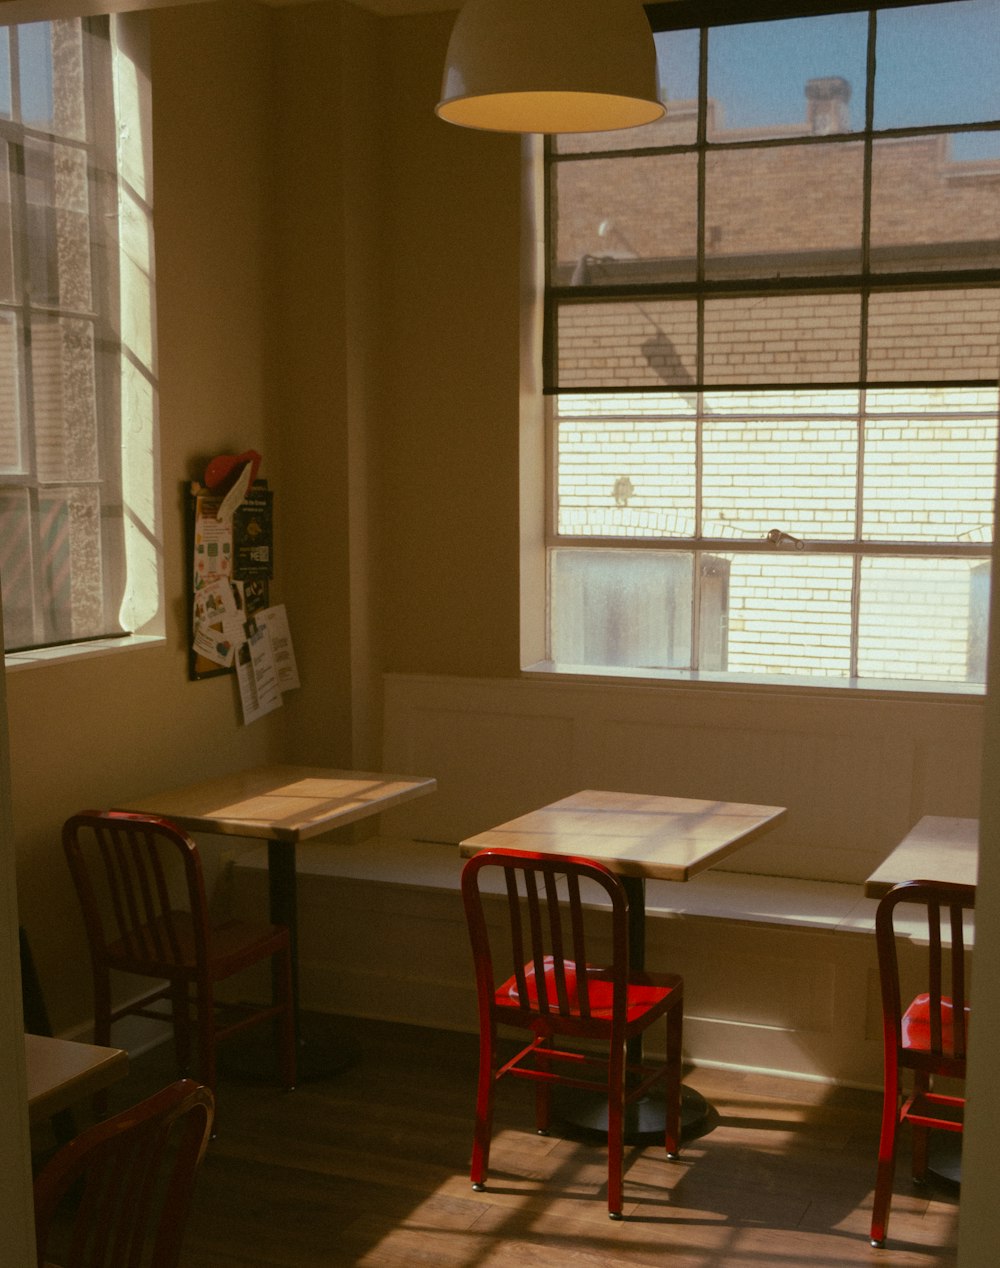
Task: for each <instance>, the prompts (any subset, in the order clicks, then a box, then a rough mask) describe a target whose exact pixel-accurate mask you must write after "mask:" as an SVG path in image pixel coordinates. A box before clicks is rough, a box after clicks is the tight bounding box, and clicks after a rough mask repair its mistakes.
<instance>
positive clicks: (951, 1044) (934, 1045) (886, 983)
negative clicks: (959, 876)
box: [875, 880, 976, 1076]
mask: <svg viewBox="0 0 1000 1268" xmlns="http://www.w3.org/2000/svg"><path fill="white" fill-rule="evenodd" d="M975 905H976V890H975V887H974V886H972V885H956V884H952V883H950V882H945V881H922V880H914V881H904V882H903V883H902V884H900V885H896V886H894V887H893V888H892V889H891V890H890V891H889V893H888V894H886V895H885V897H884V898H883V899H882V900H881V901H880V903H879V906H878V911H877V914H876V917H875V940H876V945H877V947H878V961H879V977H880V980H881V987H882V1016H883V1025H884V1028H885V1042H886V1044H887V1046H888V1045H894V1046H895V1047H896V1049H897V1051H898V1053H899V1059H900V1061H901V1062H902V1063H904V1064H906V1065H909V1066H913V1067H918V1068H926V1069H928V1070H935V1071H937V1072H939V1073H943V1074H954V1075H957V1076H962V1075H964V1073H965V1056H966V1045H967V1041H968V1034H967V1030H968V1019H967V1012H966V1010H967V1009H968V1000H969V991H968V982H967V978H966V956H965V952H966V947H967V941H968V940H967V935H966V928H965V914H966V912H971V911H973V910H974V909H975ZM901 909H902V910H901ZM915 915H916V917H917V923H916V925H914V924H913V917H914V916H915ZM905 918H908V922H907V923H906V926H905V927H904V928H901V925H903V923H904V919H905ZM903 936H906V937H908V939H909V943H910V945H911V946H913V947H914V949H915V951H916V952H917V954H918V955H919V956H921V963H920V973H921V977H920V979H919V981H918V982H917V983H916V985H917V992H918V996H919V999H920V1007H919V1009H918V1010H917V1014H916V1020H915V1021H914V1022H913V1026H914V1032H913V1033H910V1032H908V1034H909V1042H908V1043H907V1044H904V1014H905V1012H906V1009H907V1007H908V1006H909V1004H910V1003H911V1000H912V999H913V995H912V994H911V992H910V991H909V990H907V992H906V996H905V997H904V995H903V994H902V992H901V984H900V962H899V950H900V942H901V940H902V937H903ZM907 1025H909V1022H908V1023H907ZM917 1032H918V1033H917Z"/></svg>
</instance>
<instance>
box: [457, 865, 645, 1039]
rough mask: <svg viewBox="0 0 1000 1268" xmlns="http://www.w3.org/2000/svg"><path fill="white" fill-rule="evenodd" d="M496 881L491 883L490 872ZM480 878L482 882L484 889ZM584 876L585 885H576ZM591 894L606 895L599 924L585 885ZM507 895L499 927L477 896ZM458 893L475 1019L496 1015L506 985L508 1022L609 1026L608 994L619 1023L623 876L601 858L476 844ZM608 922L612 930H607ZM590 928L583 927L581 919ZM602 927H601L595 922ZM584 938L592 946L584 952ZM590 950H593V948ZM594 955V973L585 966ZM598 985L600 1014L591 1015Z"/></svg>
mask: <svg viewBox="0 0 1000 1268" xmlns="http://www.w3.org/2000/svg"><path fill="white" fill-rule="evenodd" d="M490 874H492V877H493V878H494V882H495V881H496V880H502V885H496V884H495V883H494V884H493V885H492V886H490V882H489V879H488V878H489V876H490ZM484 880H485V881H486V884H485V886H484ZM581 882H583V885H581ZM587 882H592V883H593V884H594V885H596V886H597V887H598V889H597V891H596V892H594V891H592V892H591V895H590V898H591V899H594V898H598V899H599V898H604V897H606V898H607V899H608V900H610V912H606V914H605V917H604V920H603V922H600V921H598V920H596V919H595V918H594V916H593V914H592V915H591V918H590V920H589V921H585V919H584V905H585V902H586V900H587V894H586V889H585V886H586V883H587ZM498 890H499V892H500V894H501V896H502V897H503V898H505V899H506V915H507V921H506V922H505V923H504V924H503V925H502V930H503V932H502V934H501V931H500V930H499V929H498V928H497V926H496V922H495V920H493V921H491V920H490V919H489V918H488V916H487V913H486V911H485V910H484V906H483V894H484V891H485V892H487V893H490V892H492V893H494V894H495V893H496V892H497V891H498ZM462 899H463V902H464V904H465V912H466V917H467V920H468V924H469V936H470V939H471V942H472V953H473V959H474V961H475V968H476V986H477V993H478V997H479V1009H480V1022H481V1023H484V1022H487V1021H488V1019H489V1018H490V1017H492V1016H493V1014H494V1012H495V1009H496V1005H497V999H496V993H497V989H498V987H499V986H500V985H501V983H504V982H507V983H509V989H508V994H507V996H506V998H505V1000H504V1002H505V1003H506V1002H507V999H509V1000H510V1008H509V1009H508V1010H506V1011H505V1013H504V1016H505V1019H513V1014H515V1013H516V1014H518V1017H517V1020H518V1021H520V1022H522V1023H525V1024H530V1023H531V1020H532V1018H540V1019H544V1020H545V1021H546V1022H548V1023H549V1024H551V1025H552V1026H553V1027H554V1028H555V1029H559V1030H565V1029H570V1030H573V1031H574V1032H576V1033H580V1034H585V1033H587V1031H588V1029H591V1028H592V1029H593V1030H594V1032H595V1033H596V1031H597V1030H598V1029H606V1027H607V1025H608V1020H609V1018H608V1015H607V1010H606V1008H605V1007H603V1005H605V1004H606V1002H607V1000H608V998H609V997H610V999H611V1001H612V1011H613V1014H614V1017H613V1021H615V1022H617V1023H620V1024H621V1025H624V1022H625V1012H626V1002H627V999H626V995H627V991H626V988H627V983H628V970H629V958H628V898H627V896H626V893H625V889H624V887H623V886H622V883H621V881H620V880H619V879H618V877H617V876H615V874H614V873H613V872H611V871H609V870H608V868H606V867H604V866H603V864H600V863H595V862H593V861H592V860H590V859H584V858H577V857H573V856H566V855H551V854H537V853H534V852H529V851H522V850H499V849H494V850H482V851H481V852H480V853H478V854H475V855H473V857H472V858H471V859H470V860H469V861H468V863H466V865H465V867H464V868H463V870H462ZM609 922H610V927H609ZM588 924H590V925H591V926H592V928H591V929H590V931H589V933H588V928H587V925H588ZM602 924H603V927H600V926H601V925H602ZM588 943H589V945H590V947H591V951H590V953H589V954H588ZM595 947H596V950H597V953H598V954H596V956H595V954H594V948H595ZM595 959H596V960H597V964H598V966H599V967H600V968H601V969H602V970H603V971H602V972H601V973H600V975H599V976H598V975H591V974H588V973H585V972H583V971H582V969H583V966H584V965H587V964H593V963H594V960H595ZM598 981H599V982H600V988H601V989H600V1005H601V1014H602V1015H601V1017H600V1018H597V1017H595V1011H596V1010H597V1007H598V1001H597V1000H596V998H595V986H596V984H597V983H598Z"/></svg>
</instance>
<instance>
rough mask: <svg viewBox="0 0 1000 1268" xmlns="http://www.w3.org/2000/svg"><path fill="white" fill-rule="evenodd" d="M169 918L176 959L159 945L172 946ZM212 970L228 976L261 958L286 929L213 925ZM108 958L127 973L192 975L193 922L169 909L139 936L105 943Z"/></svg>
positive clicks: (185, 914) (194, 967) (227, 923)
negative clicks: (142, 947)
mask: <svg viewBox="0 0 1000 1268" xmlns="http://www.w3.org/2000/svg"><path fill="white" fill-rule="evenodd" d="M168 920H169V923H170V926H171V928H172V930H173V934H172V939H173V940H174V941H175V944H176V958H175V956H174V955H173V954H171V955H169V956H168V955H165V954H164V953H163V952H162V951H160V950H158V948H163V947H168V946H170V945H171V941H170V939H168V934H167V925H168ZM209 933H210V937H211V945H210V947H209V953H210V956H211V969H212V971H213V976H215V977H216V978H224V977H228V976H229V975H230V974H231V973H232V972H234V970H235V969H237V968H241V967H242V966H243V965H245V964H248V963H251V962H253V961H255V960H259V959H263V957H264V956H265V955H267V954H268V948H270V947H276V946H279V945H280V944H281V942H282V941H283V940H284V939H285V938H286V937H287V931H286V930H285V929H284V928H283V927H281V926H279V925H254V924H248V923H247V922H246V921H242V920H224V921H222V922H220V923H219V924H216V925H212V926H211V928H210V930H209ZM140 937H141V940H142V942H143V943H144V944H145V946H146V947H147V948H148V950H147V951H146V953H145V954H140V953H139V950H138V948H137V946H136V942H137V941H139V938H140ZM108 961H109V963H110V964H111V965H112V967H113V968H116V969H119V970H122V971H124V972H128V973H140V974H142V975H144V976H145V975H148V976H150V977H170V976H171V975H172V974H174V973H177V972H178V971H181V972H185V973H191V974H194V973H195V972H196V970H197V963H198V961H197V954H196V942H195V922H194V919H193V917H192V915H191V913H190V912H188V911H172V912H171V913H170V915H169V917H166V916H162V917H159V918H158V919H156V920H154V921H151V922H150V923H149V924H146V925H143V926H142V929H141V930H140V931H139V937H135V938H134V940H133V939H130V940H129V942H128V943H126V942H125V941H124V939H119V940H118V941H116V942H111V943H109V944H108Z"/></svg>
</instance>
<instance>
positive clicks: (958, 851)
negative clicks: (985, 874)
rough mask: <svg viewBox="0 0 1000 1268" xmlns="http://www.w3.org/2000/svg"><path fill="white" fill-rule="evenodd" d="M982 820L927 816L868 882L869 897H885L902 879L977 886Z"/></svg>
mask: <svg viewBox="0 0 1000 1268" xmlns="http://www.w3.org/2000/svg"><path fill="white" fill-rule="evenodd" d="M978 868H979V820H978V819H949V818H944V817H942V816H938V815H925V816H924V818H923V819H921V820H919V821H918V822H917V823H916V824H915V825H914V826H913V827H912V828H911V829H910V831H909V832H908V833H907V834H906V836H905V837H904V838H903V839H902V841H900V843H899V844H898V845H897V846H896V848H895V849H894V850H893V851H892V853H891V854H890V855H889V857H888V858H887V859H886V860H885V861H884V862H883V863H880V864H879V866H878V867H877V868H876V869H875V871H874V872H872V874H871V876H869V877H868V879H867V880H866V881H865V897H866V898H882V897H883V895H885V894H887V893H888V892H889V890H890V889H892V887H893V885H898V884H899V883H900V881H917V880H920V881H955V882H957V883H958V884H960V885H975V883H976V876H977V872H978Z"/></svg>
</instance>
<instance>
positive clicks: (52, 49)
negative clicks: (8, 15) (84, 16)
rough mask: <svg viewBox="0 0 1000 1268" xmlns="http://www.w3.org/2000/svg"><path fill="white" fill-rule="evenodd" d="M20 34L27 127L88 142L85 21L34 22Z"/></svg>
mask: <svg viewBox="0 0 1000 1268" xmlns="http://www.w3.org/2000/svg"><path fill="white" fill-rule="evenodd" d="M17 33H18V55H19V61H20V72H21V119H22V121H23V122H24V123H26V124H27V125H28V126H29V127H32V128H40V129H42V130H43V131H46V132H56V133H58V134H59V135H60V136H66V137H74V138H77V139H81V140H82V139H83V138H84V137H85V136H86V121H85V113H84V98H83V93H84V76H83V54H82V42H81V30H80V23H79V21H77V20H73V19H71V20H68V21H63V22H34V23H30V24H28V25H25V26H20V27H18V32H17ZM55 84H58V89H57V88H56V86H55Z"/></svg>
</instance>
